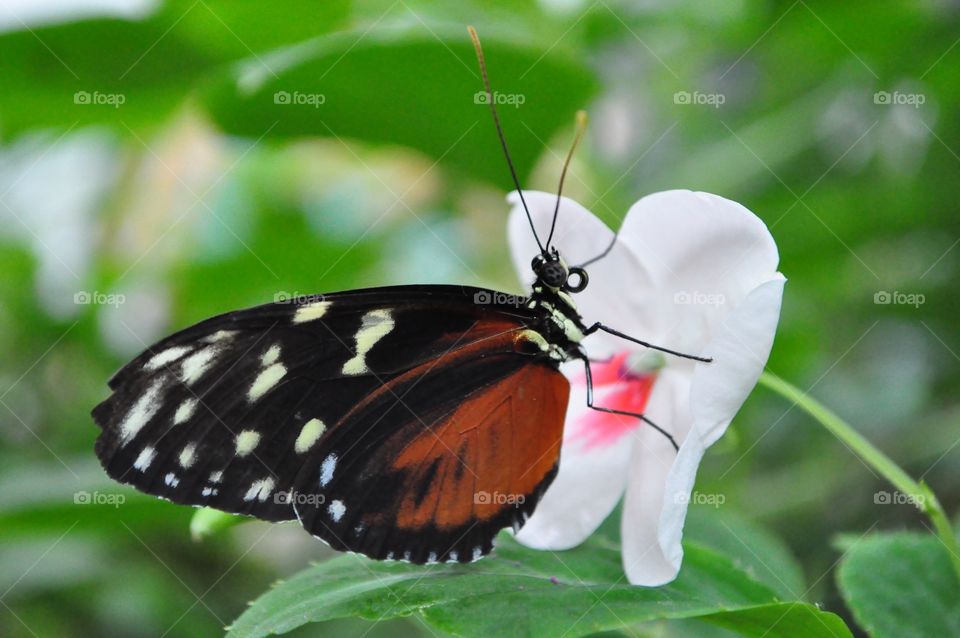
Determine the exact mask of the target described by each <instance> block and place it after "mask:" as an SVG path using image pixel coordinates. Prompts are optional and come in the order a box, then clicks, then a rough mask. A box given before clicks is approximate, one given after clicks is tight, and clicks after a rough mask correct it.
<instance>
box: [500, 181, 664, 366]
mask: <svg viewBox="0 0 960 638" xmlns="http://www.w3.org/2000/svg"><path fill="white" fill-rule="evenodd" d="M523 196H524V199H525V200H526V202H527V206H528V207H529V209H530V216H531V217H532V218H533V223H534V226H535V227H536V229H537V233H538V234H539V235H540V239H541V241H544V242H545V241H546V240H547V237H548V236H549V234H550V224H551V223H552V221H553V211H554V207H555V206H556V203H557V196H556V195H554V194H551V193H544V192H541V191H527V190H525V191H523ZM507 201H508V202H510V204H511V206H512V207H513V208H512V210H511V211H510V219H509V222H508V224H507V236H508V239H509V243H510V253H511V255H512V256H513V263H514V266H515V267H516V269H517V273H518V274H519V275H520V278H521V280H523V281H524V282H525V283H527V284H528V285H529V284H530V283H532V282H533V280H534V275H533V270H532V269H531V268H530V262H531V260H532V259H533V258H534V257H535V256H536V255H537V254H538V252H539V249H538V248H537V243H536V241H535V240H534V238H533V233H532V232H531V231H530V223H529V222H528V221H527V217H526V214H525V213H524V211H523V207H522V206H521V205H520V197H519V196H518V194H517V193H516V192H512V193H510V194H509V195H508V196H507ZM553 237H554V239H553V245H554V246H556V247H557V249H558V250H559V251H560V255H561V256H562V257H563V259H564V260H565V261H566V262H567V264H569V265H571V266H575V265H577V264H579V263H583V262H584V261H586V260H588V259H591V258H593V257H596V256H597V255H599V254H601V253H602V252H603V251H604V250H605V249H606V248H607V246H608V245H609V244H610V241H611V240H612V239H613V231H612V230H610V229H609V228H607V226H606V225H605V224H604V223H603V222H601V221H600V220H599V219H598V218H597V217H596V216H594V214H593V213H591V212H590V211H588V210H587V209H586V208H584V207H583V206H581V205H580V204H578V203H577V202H575V201H573V200H572V199H568V198H566V197H562V198H561V199H560V212H559V214H558V215H557V225H556V230H555V232H554V236H553ZM587 270H588V273H589V275H590V283H589V285H588V286H587V288H586V290H584V291H583V292H580V293H577V294H576V295H574V300H575V301H576V303H577V307H578V309H579V311H580V313H581V315H583V317H584V321H585V322H586V323H587V324H588V325H589V324H590V323H592V322H593V321H597V320H602V321H604V323H607V324H609V325H612V326H614V327H616V328H618V329H619V330H622V331H625V332H635V329H636V328H637V325H636V323H635V319H636V318H638V317H640V316H642V312H643V310H644V309H645V308H648V307H649V306H648V305H647V303H648V297H649V294H650V293H651V292H652V291H651V287H650V279H649V277H648V276H647V274H646V271H645V270H644V268H643V266H642V265H641V264H640V262H639V260H638V259H637V257H636V256H635V255H634V254H633V253H632V252H631V251H629V250H626V249H624V247H623V246H621V245H619V242H618V243H617V245H615V246H614V247H613V249H612V250H611V251H610V253H609V254H608V255H607V256H606V257H604V258H603V259H602V260H600V261H599V262H597V263H596V264H593V265H592V266H590V267H589V268H588V269H587ZM589 342H590V344H591V347H590V348H588V351H589V352H590V353H591V356H596V357H600V356H606V355H607V354H610V353H612V352H613V349H614V347H615V346H617V345H622V343H623V342H622V341H620V340H618V339H615V338H610V337H608V336H607V335H601V334H597V335H594V336H592V337H590V338H589Z"/></svg>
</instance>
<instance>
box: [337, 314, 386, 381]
mask: <svg viewBox="0 0 960 638" xmlns="http://www.w3.org/2000/svg"><path fill="white" fill-rule="evenodd" d="M394 325H395V324H394V321H393V316H392V315H391V314H390V311H389V310H371V311H370V312H368V313H367V314H365V315H363V319H362V322H361V325H360V329H359V330H358V331H357V336H356V343H357V347H356V349H355V354H354V356H353V358H351V359H349V360H347V362H346V363H344V364H343V374H349V375H358V374H364V373H366V372H369V371H370V370H369V368H367V361H366V356H367V353H368V352H370V350H371V349H372V348H373V346H375V345H376V344H377V342H378V341H380V340H381V339H383V338H384V337H385V336H386V335H387V334H388V333H389V332H390V331H391V330H393V327H394Z"/></svg>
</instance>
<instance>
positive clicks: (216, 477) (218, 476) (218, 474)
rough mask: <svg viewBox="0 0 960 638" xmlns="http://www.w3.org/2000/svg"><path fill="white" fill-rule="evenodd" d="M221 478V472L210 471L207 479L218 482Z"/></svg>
mask: <svg viewBox="0 0 960 638" xmlns="http://www.w3.org/2000/svg"><path fill="white" fill-rule="evenodd" d="M222 478H223V472H211V473H210V478H209V479H207V480H208V481H210V482H211V483H219V482H220V480H221V479H222Z"/></svg>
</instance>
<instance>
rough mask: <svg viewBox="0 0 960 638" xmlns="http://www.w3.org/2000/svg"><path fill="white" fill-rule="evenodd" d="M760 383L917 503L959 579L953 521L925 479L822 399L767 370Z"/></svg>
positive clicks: (959, 560) (959, 552)
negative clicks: (902, 465) (910, 471)
mask: <svg viewBox="0 0 960 638" xmlns="http://www.w3.org/2000/svg"><path fill="white" fill-rule="evenodd" d="M760 384H761V385H763V386H765V387H767V388H769V389H771V390H773V391H774V392H776V393H777V394H779V395H781V396H782V397H784V398H786V399H788V400H790V401H792V402H793V403H794V405H797V406H799V407H800V408H801V409H803V410H804V411H805V412H806V413H807V414H809V415H810V416H812V417H813V418H814V419H816V420H817V421H819V422H820V424H821V425H823V427H825V428H826V429H827V431H828V432H830V433H831V434H833V435H834V436H836V437H837V438H838V439H840V441H841V442H842V443H844V444H845V445H846V446H847V447H848V448H849V449H850V450H851V451H852V452H853V453H854V454H856V455H857V456H858V457H860V459H861V460H862V461H863V462H864V463H866V464H867V465H868V466H870V467H872V468H873V469H875V470H876V471H877V472H879V473H880V474H881V475H882V476H883V477H884V478H886V479H887V480H888V481H890V483H892V484H893V486H894V487H895V488H896V489H897V490H899V491H900V492H901V493H902V494H905V495H907V497H908V498H909V499H910V500H911V502H913V503H914V504H916V506H917V508H918V509H919V510H920V511H921V512H923V513H924V514H926V515H927V517H929V519H930V522H932V523H933V527H934V531H935V532H936V535H937V537H938V538H939V539H940V541H941V542H942V543H943V545H944V547H945V548H946V550H947V552H948V553H949V554H950V558H951V560H952V562H953V569H954V571H955V572H956V573H957V579H958V580H960V547H958V545H957V537H956V535H955V534H954V532H953V528H952V527H951V525H950V519H949V518H948V517H947V514H946V512H944V510H943V506H942V505H940V501H939V500H937V496H936V494H934V493H933V490H931V489H930V488H929V487H928V486H927V484H926V483H924V482H923V481H915V480H914V479H913V478H911V477H910V475H908V474H907V473H906V472H904V471H903V469H901V468H900V466H899V465H897V464H896V463H895V462H894V461H893V460H892V459H891V458H890V457H889V456H887V455H886V454H884V453H883V452H881V451H880V450H879V449H877V448H876V447H875V446H874V445H873V444H872V443H870V441H868V440H867V439H866V438H864V437H863V435H861V434H860V433H859V432H857V431H856V430H854V429H853V428H852V427H851V426H850V425H849V424H848V423H847V422H846V421H844V420H843V419H841V418H840V417H839V416H837V415H836V414H835V413H834V412H833V411H831V410H830V409H829V408H827V407H826V406H824V405H823V404H822V403H820V402H819V401H817V400H816V399H813V398H812V397H810V396H809V395H807V394H806V393H805V392H803V391H802V390H800V389H799V388H797V387H796V386H794V385H791V384H790V383H788V382H786V381H784V380H783V379H781V378H780V377H778V376H776V375H774V374H771V373H770V372H764V373H763V374H762V375H760Z"/></svg>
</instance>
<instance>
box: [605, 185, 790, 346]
mask: <svg viewBox="0 0 960 638" xmlns="http://www.w3.org/2000/svg"><path fill="white" fill-rule="evenodd" d="M619 241H620V242H621V243H623V244H624V246H625V247H626V248H628V249H629V250H631V251H632V252H633V253H634V254H635V255H636V256H637V258H638V259H639V260H640V261H641V262H642V263H643V265H644V267H645V269H646V272H647V273H648V274H647V276H648V277H650V278H651V281H652V286H653V288H655V289H656V291H657V294H656V295H654V296H652V297H651V298H649V299H648V300H647V304H648V305H647V307H648V308H656V309H657V312H656V313H648V316H647V317H645V318H644V321H643V325H642V328H643V330H644V331H645V333H646V334H647V338H648V340H649V339H653V338H656V339H659V340H661V341H665V342H666V343H664V344H661V345H668V346H669V347H671V348H674V349H677V350H681V351H683V352H690V353H692V354H696V353H698V352H700V351H701V349H702V348H703V346H704V345H705V344H706V343H707V341H708V340H709V339H710V338H712V336H713V330H714V329H715V327H716V326H717V325H719V321H720V319H721V318H722V317H723V316H725V315H726V314H727V313H728V312H729V310H730V308H734V307H736V306H737V305H739V304H740V303H741V302H742V301H743V299H744V298H745V297H746V295H747V294H748V293H749V292H750V291H751V290H753V289H754V288H756V287H757V286H759V285H760V284H761V283H763V282H765V281H767V280H769V279H770V277H771V276H772V275H773V273H774V272H776V270H777V263H778V261H779V255H778V253H777V246H776V244H775V243H774V241H773V238H772V237H771V236H770V232H769V231H768V230H767V227H766V225H765V224H764V223H763V221H761V220H760V218H758V217H757V216H756V215H754V214H753V213H751V212H750V211H749V210H747V209H746V208H744V207H743V206H741V205H740V204H738V203H736V202H733V201H730V200H728V199H724V198H723V197H720V196H718V195H712V194H710V193H699V192H692V191H686V190H674V191H665V192H661V193H654V194H652V195H648V196H647V197H644V198H643V199H641V200H640V201H638V202H637V203H636V204H634V205H633V206H632V207H631V208H630V211H629V212H628V213H627V217H626V219H625V220H624V222H623V226H622V228H621V229H620V234H619Z"/></svg>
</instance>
